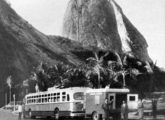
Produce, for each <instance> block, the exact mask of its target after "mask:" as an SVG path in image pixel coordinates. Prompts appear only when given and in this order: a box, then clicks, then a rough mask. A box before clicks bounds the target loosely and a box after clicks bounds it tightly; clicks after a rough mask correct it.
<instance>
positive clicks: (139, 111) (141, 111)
mask: <svg viewBox="0 0 165 120" xmlns="http://www.w3.org/2000/svg"><path fill="white" fill-rule="evenodd" d="M138 113H139V119H140V120H143V116H144V115H143V114H144V105H143V101H142V100H141V99H139V101H138Z"/></svg>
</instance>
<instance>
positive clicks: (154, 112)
mask: <svg viewBox="0 0 165 120" xmlns="http://www.w3.org/2000/svg"><path fill="white" fill-rule="evenodd" d="M152 114H153V118H155V119H156V115H157V100H156V99H155V98H153V99H152Z"/></svg>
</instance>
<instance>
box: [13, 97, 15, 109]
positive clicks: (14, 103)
mask: <svg viewBox="0 0 165 120" xmlns="http://www.w3.org/2000/svg"><path fill="white" fill-rule="evenodd" d="M13 99H14V111H15V94H13Z"/></svg>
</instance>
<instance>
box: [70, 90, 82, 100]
mask: <svg viewBox="0 0 165 120" xmlns="http://www.w3.org/2000/svg"><path fill="white" fill-rule="evenodd" d="M73 98H74V99H75V100H84V93H83V92H77V93H74V95H73Z"/></svg>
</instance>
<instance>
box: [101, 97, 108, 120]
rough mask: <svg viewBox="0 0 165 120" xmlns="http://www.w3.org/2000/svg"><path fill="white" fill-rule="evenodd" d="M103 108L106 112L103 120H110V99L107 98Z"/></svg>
mask: <svg viewBox="0 0 165 120" xmlns="http://www.w3.org/2000/svg"><path fill="white" fill-rule="evenodd" d="M102 108H103V110H104V116H103V120H109V104H108V99H107V98H106V99H105V101H104V103H103V105H102Z"/></svg>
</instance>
